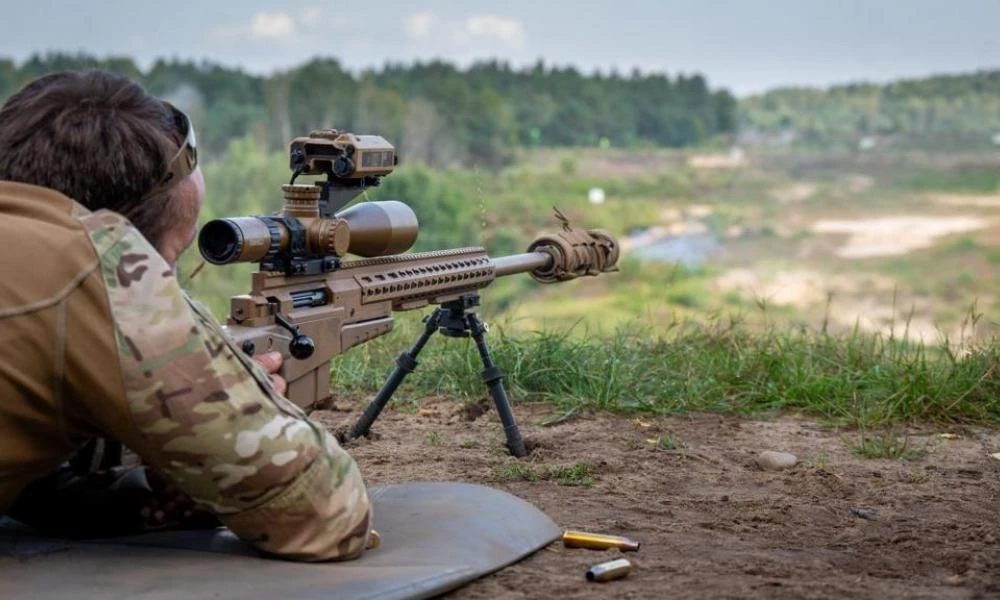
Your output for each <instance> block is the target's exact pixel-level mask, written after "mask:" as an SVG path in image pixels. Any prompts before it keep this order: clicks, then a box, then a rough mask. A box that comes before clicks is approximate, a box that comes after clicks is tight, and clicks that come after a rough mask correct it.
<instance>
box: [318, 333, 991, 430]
mask: <svg viewBox="0 0 1000 600" xmlns="http://www.w3.org/2000/svg"><path fill="white" fill-rule="evenodd" d="M665 328H666V329H667V331H668V333H666V334H664V335H660V336H656V337H654V336H651V335H650V333H649V331H648V330H646V329H642V328H633V329H622V330H619V331H618V332H617V333H615V334H613V335H608V336H587V335H570V334H569V333H568V332H561V333H556V332H551V331H549V332H536V333H517V334H506V333H505V332H504V331H503V330H500V329H498V328H494V329H493V330H492V331H491V332H490V334H489V335H488V339H489V343H490V345H491V348H492V350H493V356H494V359H495V360H496V362H497V363H498V365H499V366H500V367H501V368H502V369H503V371H504V373H505V374H506V383H507V386H508V389H509V390H510V392H511V397H512V399H513V401H514V402H526V401H533V402H549V403H552V404H554V405H556V407H558V408H560V409H561V410H571V409H576V410H579V409H597V410H606V411H611V412H617V413H656V414H668V413H689V412H697V411H719V412H731V413H738V414H757V415H760V414H768V413H775V412H779V411H793V412H801V413H804V414H808V415H814V416H817V417H821V418H824V419H826V420H828V421H830V422H833V423H837V424H843V425H853V426H873V425H892V424H898V423H907V422H911V421H934V422H964V423H996V422H997V421H998V420H1000V371H998V368H997V367H998V365H1000V346H997V344H996V343H984V344H981V345H975V346H970V347H966V348H964V349H962V352H957V351H955V350H954V349H951V348H948V347H945V346H929V345H928V346H925V345H922V344H917V343H907V342H903V341H900V340H899V339H894V338H892V337H882V336H878V335H868V334H863V333H860V332H858V331H854V332H850V333H847V334H833V333H827V332H823V331H814V330H807V329H801V328H799V329H790V328H782V327H780V326H777V325H775V326H772V327H770V328H768V329H764V330H760V329H753V330H751V329H750V328H749V327H748V326H746V325H745V324H744V323H743V322H741V321H739V320H727V319H722V318H717V319H716V320H714V321H711V322H709V323H707V324H705V323H694V322H681V321H676V322H673V323H669V324H667V325H666V327H665ZM402 329H403V330H404V331H400V332H397V333H394V334H392V335H391V336H387V337H385V338H382V339H380V340H376V341H374V342H372V343H368V344H365V345H363V346H361V347H359V348H355V349H352V350H350V351H349V352H347V353H346V354H344V355H342V356H340V357H337V358H336V359H335V360H334V364H333V376H332V383H333V385H334V387H335V388H337V389H339V390H342V391H355V392H359V393H369V392H370V391H371V390H372V389H375V388H376V387H377V385H378V384H379V383H380V382H381V380H382V379H383V378H384V377H385V376H386V375H387V374H388V373H389V371H390V370H391V367H392V364H393V362H392V361H393V358H394V357H395V355H396V354H398V352H399V350H400V348H402V347H403V346H405V345H408V344H409V343H410V341H411V339H412V338H413V337H415V332H416V329H415V326H414V324H413V323H411V324H410V325H409V326H406V325H404V326H403V327H402ZM420 362H421V364H420V367H419V368H418V369H417V371H416V372H415V373H414V374H412V375H411V376H410V377H409V378H408V379H407V380H406V382H405V383H404V384H403V386H402V387H401V388H400V390H399V391H398V392H397V398H398V399H399V400H400V401H406V400H408V399H413V398H419V397H423V396H427V395H447V396H452V397H455V398H458V399H477V398H482V397H484V396H485V388H484V386H483V384H482V382H481V380H480V375H479V374H480V371H481V369H482V367H481V364H480V363H479V357H478V354H477V353H476V351H475V347H474V345H472V344H471V343H470V342H469V341H468V340H456V339H447V338H443V337H440V336H435V338H433V339H432V340H431V342H430V344H428V346H427V348H426V349H425V350H424V353H423V354H422V355H421V356H420Z"/></svg>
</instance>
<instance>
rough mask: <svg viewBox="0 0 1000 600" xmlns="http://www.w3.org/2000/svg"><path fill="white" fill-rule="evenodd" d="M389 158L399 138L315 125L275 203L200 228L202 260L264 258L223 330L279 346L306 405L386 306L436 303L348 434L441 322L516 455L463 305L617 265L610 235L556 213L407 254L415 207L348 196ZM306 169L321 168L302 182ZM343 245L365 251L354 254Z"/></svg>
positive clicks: (487, 362)
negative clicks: (468, 354)
mask: <svg viewBox="0 0 1000 600" xmlns="http://www.w3.org/2000/svg"><path fill="white" fill-rule="evenodd" d="M396 164H397V157H396V154H395V149H394V148H393V146H392V145H391V144H390V143H389V142H387V141H386V140H385V139H383V138H381V137H379V136H374V135H355V134H352V133H348V132H345V131H340V130H336V129H329V130H320V131H314V132H312V133H311V134H310V135H309V137H303V138H296V139H295V140H293V141H292V143H291V148H290V167H291V169H292V173H293V174H292V178H291V182H290V183H289V184H287V185H284V186H282V192H283V194H284V207H283V208H282V210H281V211H280V212H279V213H276V214H274V215H268V216H250V217H235V218H224V219H216V220H213V221H210V222H209V223H207V224H206V225H205V226H204V227H203V228H202V230H201V232H200V233H199V236H198V246H199V249H200V251H201V254H202V256H203V257H204V258H205V260H207V261H208V262H210V263H213V264H216V265H224V264H230V263H234V262H257V263H259V265H260V270H259V271H257V272H256V273H254V274H253V275H252V280H251V289H250V293H249V294H244V295H240V296H234V297H233V298H232V299H231V306H230V314H229V317H228V319H227V327H226V328H227V330H228V333H229V334H230V335H231V337H232V338H233V340H234V341H235V342H236V343H237V345H238V346H239V347H240V348H241V349H242V350H243V351H244V352H245V353H247V354H250V355H253V354H254V353H255V352H263V351H272V350H277V351H279V352H281V354H282V355H283V356H284V357H285V359H286V360H285V363H284V367H283V372H282V375H283V376H284V378H285V379H286V380H287V381H288V393H287V396H288V398H289V399H290V400H291V401H292V402H294V403H295V404H296V405H298V406H300V407H302V408H304V409H311V408H317V407H321V406H323V405H324V404H325V403H326V402H328V401H329V399H330V386H329V373H330V361H331V359H332V358H333V357H334V356H337V355H338V354H340V353H342V352H344V351H345V350H347V349H348V348H351V347H352V346H356V345H358V344H361V343H364V342H367V341H369V340H371V339H373V338H376V337H378V336H380V335H384V334H386V333H388V332H389V331H391V330H392V326H393V315H392V313H393V312H394V311H403V310H414V309H419V308H423V307H425V306H428V305H431V304H433V305H438V308H437V309H436V310H435V311H434V313H433V314H431V315H429V316H428V317H426V318H425V330H424V332H423V334H422V335H421V336H420V338H419V339H418V340H417V342H416V343H415V344H414V346H413V347H412V348H411V349H410V350H409V351H408V352H405V353H403V354H401V355H400V356H399V358H397V360H396V368H395V370H394V371H393V373H392V374H391V375H390V377H389V379H388V380H387V381H386V382H385V384H384V385H383V386H382V388H381V389H380V390H379V392H378V394H377V395H376V396H375V399H374V400H373V401H372V403H371V404H370V405H369V407H368V408H367V409H366V411H365V412H364V414H363V415H362V417H361V418H360V419H359V420H358V422H357V423H356V424H355V425H354V427H353V428H352V429H351V430H350V432H348V433H347V434H346V437H347V438H348V439H351V438H355V437H359V436H362V435H365V434H366V433H367V432H368V429H369V428H370V427H371V424H372V423H373V422H374V421H375V419H376V418H377V417H378V415H379V413H380V412H381V411H382V409H383V408H384V407H385V405H386V403H388V401H389V399H390V398H391V396H392V393H393V392H394V391H395V390H396V388H397V387H398V386H399V384H400V383H401V382H402V381H403V379H404V378H405V376H406V375H407V374H408V373H411V372H412V371H413V370H414V369H415V368H416V366H417V360H416V358H417V355H418V354H419V353H420V351H421V350H422V349H423V347H424V345H425V344H426V343H427V341H428V339H429V338H430V336H431V335H432V334H433V333H434V332H435V331H440V332H441V333H442V334H444V335H446V336H450V337H470V336H471V337H472V338H473V340H474V341H475V342H476V345H477V348H478V351H479V354H480V358H481V359H482V362H483V366H484V371H483V380H484V382H485V383H486V385H487V386H488V388H489V390H490V394H491V396H492V397H493V401H494V403H495V405H496V407H497V412H498V414H499V416H500V419H501V422H502V423H503V426H504V432H505V435H506V438H507V446H508V448H509V450H510V451H511V453H512V454H513V455H515V456H524V455H525V454H526V450H525V447H524V442H523V440H522V439H521V435H520V432H519V431H518V428H517V423H516V421H515V419H514V415H513V412H512V411H511V408H510V404H509V402H508V400H507V395H506V392H505V390H504V388H503V382H502V379H503V374H502V373H501V371H500V369H499V368H498V367H496V365H494V364H493V361H492V359H491V357H490V354H489V349H488V347H487V345H486V341H485V337H484V334H485V332H486V326H485V324H484V323H483V322H482V321H481V320H480V319H479V317H478V316H477V315H476V314H475V313H474V312H470V311H469V309H471V308H473V307H475V306H477V305H478V304H479V296H478V291H479V290H480V289H482V288H485V287H487V286H488V285H490V284H491V283H493V281H494V280H495V279H496V278H497V277H503V276H506V275H513V274H516V273H525V272H527V273H530V274H531V276H532V277H533V278H535V279H536V280H537V281H539V282H542V283H553V282H558V281H567V280H570V279H575V278H577V277H581V276H584V275H591V276H593V275H597V274H599V273H606V272H611V271H615V270H617V268H616V263H617V261H618V254H619V249H618V244H617V242H616V241H615V239H614V238H612V237H611V236H610V235H609V234H608V233H607V232H605V231H602V230H579V229H574V228H572V227H570V225H569V223H568V221H567V220H566V219H565V218H563V217H562V215H560V214H559V213H558V212H557V213H556V214H557V216H558V217H559V218H560V219H561V221H562V230H561V231H559V232H556V233H552V234H545V235H542V236H539V237H538V238H537V239H536V240H535V241H533V242H532V243H531V244H530V245H529V247H528V251H527V252H525V253H523V254H515V255H512V256H502V257H497V258H491V257H490V256H489V255H487V253H486V250H485V249H484V248H480V247H468V248H455V249H448V250H438V251H433V252H421V253H412V254H405V252H406V251H407V250H409V249H410V248H411V247H412V246H413V244H414V242H415V241H416V239H417V233H418V222H417V217H416V215H415V214H414V212H413V210H412V209H410V207H409V206H407V205H406V204H404V203H402V202H399V201H395V200H390V201H376V202H362V203H357V204H354V205H353V206H351V207H349V208H346V209H345V208H344V207H345V206H346V205H347V204H348V203H350V202H351V201H352V200H354V199H355V198H356V197H357V196H358V195H359V194H360V193H361V192H362V191H364V190H365V189H366V188H368V187H372V186H377V185H378V184H379V182H380V180H381V178H382V177H384V176H386V175H388V174H390V173H391V172H392V170H393V168H394V167H395V165H396ZM300 175H320V176H325V177H326V179H325V180H323V181H319V182H317V183H316V184H296V183H295V180H296V179H297V178H298V176H300ZM349 254H351V255H354V256H357V257H360V258H357V259H348V258H347V256H348V255H349ZM289 358H291V360H289Z"/></svg>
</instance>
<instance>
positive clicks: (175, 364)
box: [0, 182, 371, 560]
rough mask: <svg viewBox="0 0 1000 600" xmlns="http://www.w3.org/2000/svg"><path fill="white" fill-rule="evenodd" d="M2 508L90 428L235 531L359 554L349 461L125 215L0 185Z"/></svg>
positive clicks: (359, 503) (286, 553)
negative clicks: (0, 243) (186, 287)
mask: <svg viewBox="0 0 1000 600" xmlns="http://www.w3.org/2000/svg"><path fill="white" fill-rule="evenodd" d="M0 239H2V240H4V245H5V246H6V247H7V248H13V249H15V251H13V252H4V253H0V513H2V512H3V511H4V510H6V509H7V507H9V506H10V505H11V503H12V502H13V500H14V498H16V496H17V494H18V493H19V492H20V490H22V489H23V488H24V487H25V486H26V485H27V484H28V483H30V482H31V481H32V480H34V479H37V478H40V477H42V476H44V475H46V474H47V473H48V472H51V471H52V470H53V469H54V468H55V467H56V466H57V465H59V464H60V463H61V462H62V461H64V460H65V459H66V457H67V456H68V455H69V454H71V453H72V452H73V451H74V450H75V449H76V448H78V447H79V446H80V445H81V444H82V443H83V442H85V441H86V440H87V439H89V438H91V437H93V436H104V437H109V438H113V439H117V440H120V441H121V442H122V443H124V444H125V445H126V446H128V447H130V448H131V449H133V450H134V451H135V452H136V453H137V454H139V455H140V456H141V457H142V458H143V460H144V461H145V462H146V463H148V464H149V465H151V466H152V467H154V468H156V469H157V470H159V471H160V472H161V473H162V474H163V475H164V476H166V477H167V479H168V480H170V481H171V482H172V483H174V484H175V485H176V486H177V487H179V488H180V489H181V490H183V491H185V492H186V493H187V494H189V495H190V496H191V497H192V498H193V499H194V500H195V501H196V502H197V503H198V504H199V505H200V506H202V507H205V508H208V509H209V510H211V511H212V512H214V513H215V514H216V515H218V516H219V518H220V519H221V520H222V521H223V523H225V524H226V525H227V526H228V527H229V528H230V529H232V530H233V531H234V532H235V533H236V534H237V535H239V536H240V537H241V538H242V539H244V540H246V541H248V542H250V543H252V544H254V545H255V546H256V547H258V548H259V549H261V550H263V551H265V552H269V553H273V554H276V555H279V556H282V557H285V558H292V559H298V560H329V559H338V558H350V557H354V556H357V555H359V554H360V553H361V552H362V550H363V548H364V546H365V543H366V541H367V536H368V532H369V530H370V520H371V508H370V503H369V499H368V495H367V493H366V491H365V487H364V483H363V482H362V479H361V475H360V473H359V471H358V468H357V466H356V465H355V463H354V461H353V460H352V459H351V458H350V456H348V455H347V453H346V452H344V451H343V450H342V449H341V448H340V447H339V445H338V444H337V442H336V440H335V439H334V438H333V437H332V436H331V435H330V434H329V433H328V432H327V431H326V430H325V429H324V428H323V427H322V426H320V425H318V424H316V423H314V422H312V421H310V420H309V418H308V417H307V416H306V415H305V414H304V413H303V412H302V411H301V410H300V409H299V408H298V407H296V406H295V405H294V404H292V403H291V402H289V401H288V400H286V399H285V398H283V397H281V396H280V395H279V394H277V393H276V392H275V391H274V389H273V387H272V385H271V382H270V379H269V377H268V376H267V374H266V373H264V372H263V371H262V370H261V369H260V368H259V367H258V366H257V365H256V363H254V362H253V361H251V360H249V359H248V358H247V357H246V356H245V355H244V354H243V353H242V352H240V351H238V350H237V349H236V348H235V347H234V346H233V345H232V343H231V342H230V341H229V340H228V339H227V337H226V336H225V335H224V333H223V332H222V330H221V328H220V327H219V326H218V324H217V323H216V322H215V321H214V320H213V319H212V317H211V316H210V315H209V313H208V312H207V311H206V310H204V309H203V308H202V307H200V306H199V305H198V304H196V303H194V302H192V301H191V300H190V299H189V298H188V297H187V295H186V294H185V293H184V292H183V291H182V290H181V288H180V286H179V285H178V283H177V279H176V277H175V276H174V274H173V272H172V271H171V269H170V267H169V266H168V265H167V263H166V262H165V261H164V260H163V258H162V257H160V255H159V254H158V253H157V252H156V250H155V249H154V248H153V247H152V246H151V245H150V244H149V242H147V241H146V239H145V238H143V237H142V235H140V234H139V232H138V231H137V230H136V229H135V228H134V227H132V226H131V225H130V224H129V222H128V221H127V220H126V219H125V218H124V217H122V216H120V215H118V214H117V213H113V212H110V211H97V212H93V213H91V212H89V211H87V210H86V209H84V208H83V207H81V206H80V205H79V204H77V203H75V202H73V201H72V200H70V199H69V198H67V197H65V196H63V195H61V194H58V193H56V192H53V191H51V190H47V189H43V188H38V187H34V186H28V185H23V184H15V183H9V182H0Z"/></svg>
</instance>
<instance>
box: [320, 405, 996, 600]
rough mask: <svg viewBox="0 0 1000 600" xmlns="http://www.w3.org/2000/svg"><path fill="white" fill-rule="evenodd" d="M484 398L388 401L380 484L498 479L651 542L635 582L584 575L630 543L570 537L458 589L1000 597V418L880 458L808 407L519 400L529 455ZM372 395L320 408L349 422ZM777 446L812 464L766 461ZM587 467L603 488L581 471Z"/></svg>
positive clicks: (598, 594)
mask: <svg viewBox="0 0 1000 600" xmlns="http://www.w3.org/2000/svg"><path fill="white" fill-rule="evenodd" d="M486 406H487V405H486V404H479V405H476V404H471V405H464V404H461V403H457V402H449V401H445V400H440V399H428V400H425V401H423V402H421V403H420V405H419V407H418V406H412V407H409V408H407V409H396V410H392V411H387V412H386V413H385V414H383V415H382V417H381V418H380V419H379V421H378V422H377V423H376V424H375V427H374V428H373V436H372V438H371V439H364V440H358V441H355V442H351V443H350V444H348V448H349V449H350V451H351V453H352V454H353V455H354V456H355V457H356V458H357V460H358V462H359V463H360V465H361V468H362V471H363V473H365V476H366V480H367V481H368V483H369V484H370V485H382V484H389V483H398V482H402V481H426V480H449V481H467V482H475V483H482V484H486V485H490V486H493V487H497V488H500V489H504V490H506V491H508V492H511V493H513V494H515V495H517V496H520V497H521V498H524V499H526V500H528V501H530V502H532V503H534V504H535V505H537V506H538V507H539V508H541V509H542V510H544V511H545V512H546V513H547V514H549V515H550V516H551V517H552V518H553V519H555V521H556V522H557V523H558V524H559V525H560V526H561V527H564V528H567V529H583V530H587V531H592V532H600V533H609V534H619V535H627V536H630V537H632V538H634V539H637V540H639V541H640V542H641V543H642V548H641V550H640V551H639V552H637V553H629V554H627V555H625V556H626V557H627V558H629V559H630V560H631V561H632V563H633V571H632V573H631V574H630V575H629V576H628V577H627V578H626V579H624V580H619V581H615V582H610V583H604V584H597V583H588V582H587V581H586V580H585V578H584V573H585V571H586V569H587V567H589V566H590V565H593V564H596V563H599V562H602V561H604V560H611V559H613V558H615V557H616V556H618V553H617V551H614V550H612V551H608V552H595V551H588V550H579V549H573V550H571V549H566V548H563V547H562V546H561V544H559V543H556V544H553V545H551V546H550V547H548V548H546V549H543V550H542V551H540V552H538V553H537V554H535V555H534V556H531V557H529V558H528V559H526V560H524V561H522V562H521V563H519V564H516V565H514V566H511V567H509V568H507V569H504V570H502V571H500V572H499V573H495V574H493V575H491V576H489V577H486V578H484V579H482V580H480V581H477V582H474V583H472V584H470V585H468V586H466V587H464V588H462V589H460V590H458V591H456V592H453V593H452V594H450V595H449V596H448V597H449V598H455V599H475V598H555V597H560V598H610V597H616V598H748V597H764V598H844V597H851V598H1000V552H998V551H997V550H998V547H997V542H998V540H1000V519H998V518H997V509H998V504H997V500H998V494H1000V482H998V473H1000V460H997V459H994V458H992V457H990V454H992V453H996V452H1000V431H990V430H982V429H967V428H952V429H941V428H925V429H917V430H911V431H910V432H909V438H908V442H907V443H908V448H910V449H912V450H914V452H913V454H915V455H918V456H915V457H911V458H910V459H909V460H901V459H897V460H889V459H864V458H860V457H858V456H856V455H855V454H854V453H852V451H851V449H850V448H849V444H850V443H852V442H854V441H856V440H857V434H856V432H851V431H842V430H835V429H831V428H828V427H824V426H822V425H820V424H817V423H815V422H812V421H808V420H805V419H801V418H797V417H781V418H777V419H775V420H772V421H754V420H747V419H741V418H737V417H731V416H720V415H696V416H691V417H668V418H655V417H654V418H647V417H643V418H641V419H638V420H636V419H629V418H625V417H616V416H609V415H592V414H584V415H575V416H573V417H572V418H569V419H567V420H565V421H562V422H559V423H557V424H555V425H551V426H541V425H540V424H541V423H542V422H543V421H545V420H546V419H548V418H551V417H552V416H554V413H553V409H552V408H550V407H544V406H530V405H528V406H526V405H518V406H516V407H515V412H516V414H517V415H518V418H519V421H520V423H521V426H522V431H523V432H524V434H525V437H526V439H527V440H528V442H529V446H530V447H532V453H531V455H530V457H528V458H527V459H526V460H525V461H521V466H517V465H518V462H519V461H516V460H514V459H513V458H511V457H509V456H508V455H507V454H506V450H505V449H504V447H503V445H502V443H503V437H502V431H501V429H500V425H499V421H498V420H497V418H496V415H495V412H494V411H493V410H492V409H491V410H488V411H485V410H483V409H484V407H486ZM359 407H360V404H356V403H347V402H344V403H342V404H339V405H338V407H335V408H338V410H331V411H321V412H317V413H314V415H315V416H316V417H318V418H320V419H321V420H322V421H323V422H325V423H326V424H328V425H329V426H331V427H333V428H336V427H337V426H338V425H339V426H343V425H344V424H346V423H348V422H352V421H353V418H354V417H356V415H357V411H358V409H359ZM762 450H779V451H786V452H791V453H794V454H795V455H796V456H797V457H798V458H799V461H800V462H799V464H798V465H796V466H795V467H793V468H792V469H790V470H787V471H779V472H772V471H764V470H761V469H760V468H759V467H758V466H757V464H756V457H757V455H758V453H759V452H761V451H762ZM580 464H582V465H585V467H577V470H576V471H572V473H575V474H576V475H581V476H583V477H576V478H573V477H568V478H567V477H566V476H565V475H564V477H563V479H560V478H559V477H558V476H554V475H553V474H552V473H551V469H552V468H553V467H567V466H573V465H580ZM581 469H582V471H581ZM526 473H531V474H534V475H535V476H537V480H535V481H529V480H526V479H525V477H528V478H530V477H531V476H530V475H526ZM587 475H589V477H590V478H591V479H592V480H593V481H592V483H590V485H565V484H566V483H574V482H575V483H584V484H586V483H588V482H587V481H586V480H583V481H581V479H585V477H586V476H587ZM865 511H873V514H872V513H869V512H865ZM856 513H861V514H863V515H865V517H868V518H863V517H861V516H858V514H856Z"/></svg>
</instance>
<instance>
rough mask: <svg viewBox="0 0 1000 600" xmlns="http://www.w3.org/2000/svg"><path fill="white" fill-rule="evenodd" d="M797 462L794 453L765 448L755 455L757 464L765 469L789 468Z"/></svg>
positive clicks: (778, 469)
mask: <svg viewBox="0 0 1000 600" xmlns="http://www.w3.org/2000/svg"><path fill="white" fill-rule="evenodd" d="M798 462H799V459H798V458H797V457H796V456H795V455H794V454H789V453H788V452H775V451H774V450H765V451H763V452H761V453H760V454H759V455H758V456H757V466H758V467H760V468H761V469H764V470H765V471H781V470H784V469H791V468H792V467H794V466H795V465H796V464H797V463H798Z"/></svg>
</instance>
